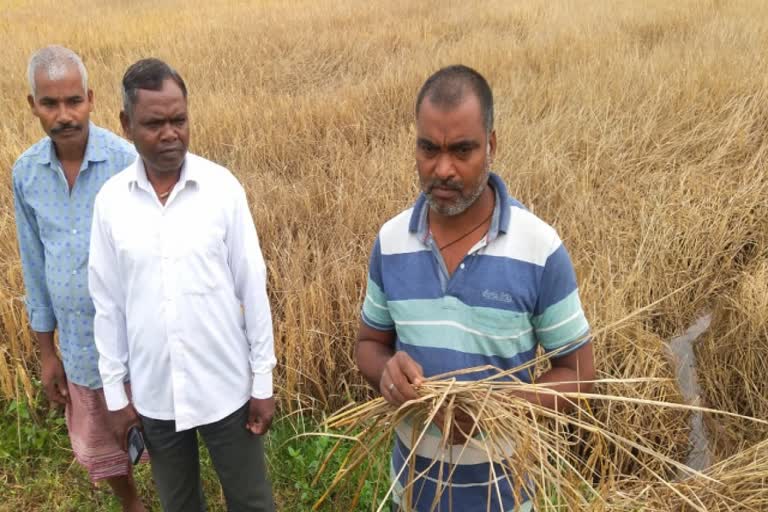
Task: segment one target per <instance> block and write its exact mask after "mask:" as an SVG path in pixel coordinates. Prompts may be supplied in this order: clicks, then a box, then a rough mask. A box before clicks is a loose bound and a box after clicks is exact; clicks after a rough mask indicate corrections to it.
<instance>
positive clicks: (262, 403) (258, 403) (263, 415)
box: [245, 397, 275, 436]
mask: <svg viewBox="0 0 768 512" xmlns="http://www.w3.org/2000/svg"><path fill="white" fill-rule="evenodd" d="M274 415H275V398H274V397H270V398H251V401H250V402H249V404H248V423H247V424H246V425H245V428H247V429H248V430H250V431H251V433H252V434H256V435H257V436H261V435H264V434H266V433H267V431H268V430H269V426H270V425H272V416H274Z"/></svg>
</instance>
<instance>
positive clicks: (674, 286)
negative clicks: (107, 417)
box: [0, 0, 768, 511]
mask: <svg viewBox="0 0 768 512" xmlns="http://www.w3.org/2000/svg"><path fill="white" fill-rule="evenodd" d="M0 37H1V38H2V40H3V41H4V43H3V51H2V53H3V56H4V57H3V58H2V59H0V113H2V117H0V119H1V121H0V169H2V171H3V172H2V173H0V409H2V411H3V417H2V419H0V495H1V496H3V499H2V500H0V510H17V511H18V510H46V511H47V510H117V508H115V507H116V504H115V503H114V502H112V501H111V498H109V497H108V495H107V493H106V492H104V491H103V490H98V489H97V490H93V489H92V488H91V487H90V486H89V484H88V483H87V478H86V476H85V473H84V472H82V471H81V470H80V469H79V468H78V467H77V465H74V464H72V456H71V452H69V451H68V444H67V439H66V435H65V434H64V430H63V426H62V423H61V419H60V417H59V416H57V415H56V414H55V413H51V412H48V411H47V406H46V405H45V400H44V398H43V397H42V394H41V392H40V388H39V381H38V362H37V354H36V349H35V345H34V342H33V338H32V336H31V333H30V331H29V329H28V327H27V321H26V316H25V312H24V310H23V294H24V291H23V283H22V280H21V270H20V264H19V257H18V249H17V245H16V237H15V227H14V219H13V201H12V194H11V180H10V176H11V173H10V171H11V167H12V165H13V162H14V161H15V159H16V158H17V157H18V156H19V155H20V154H21V153H22V152H23V151H24V150H25V149H26V148H27V147H28V146H30V145H31V144H32V143H34V142H35V141H37V140H38V139H39V138H40V137H41V136H42V131H41V129H40V126H39V124H38V123H37V120H36V119H35V118H33V116H32V114H31V113H30V112H29V108H28V106H27V103H26V95H27V92H28V87H27V84H26V63H27V59H28V57H29V55H30V54H31V53H32V52H33V51H34V50H36V49H37V48H39V47H41V46H44V45H46V44H51V43H56V44H62V45H65V46H67V47H69V48H71V49H73V50H74V51H76V52H77V53H79V54H80V55H81V56H82V57H83V60H84V62H85V64H86V66H87V68H88V72H89V80H90V83H89V85H90V87H91V88H92V89H93V90H94V93H95V102H96V103H95V111H94V113H93V114H92V120H93V121H94V122H96V123H97V124H99V125H101V126H104V127H108V128H111V129H113V130H115V131H117V130H118V129H119V121H118V113H119V109H120V90H119V83H120V79H121V77H122V74H123V72H124V71H125V69H126V68H127V67H128V66H129V65H130V64H131V63H133V62H134V61H136V60H138V59H139V58H143V57H149V56H155V57H159V58H162V59H164V60H166V61H167V62H169V63H170V64H171V65H172V66H174V67H175V68H176V69H177V70H178V71H179V72H180V73H181V74H182V76H183V77H184V78H185V80H186V82H187V86H188V88H189V92H190V95H189V105H190V116H191V127H192V135H191V148H190V149H191V151H193V152H195V153H198V154H200V155H203V156H205V157H206V158H209V159H212V160H214V161H216V162H218V163H220V164H222V165H225V166H227V167H228V168H230V169H231V170H232V171H233V172H234V173H235V174H236V175H237V176H238V177H239V178H240V180H241V182H242V183H243V185H244V186H245V187H246V189H247V191H248V195H249V199H250V204H251V208H252V213H253V216H254V219H255V222H256V227H257V230H258V232H259V236H260V240H261V245H262V250H263V252H264V256H265V259H266V261H267V265H268V271H269V295H270V299H271V304H272V308H273V317H274V322H275V325H274V327H275V349H276V353H277V356H278V367H277V369H276V373H275V382H276V389H277V393H278V399H279V410H280V414H281V415H282V419H281V420H280V421H278V423H277V426H276V432H275V434H274V435H273V439H272V440H271V441H270V454H271V458H270V464H271V466H270V467H271V468H272V472H273V479H274V481H275V492H276V495H277V496H278V501H279V502H280V503H281V504H282V508H281V509H282V510H309V507H310V506H311V503H312V501H313V500H314V499H316V498H317V497H318V495H317V489H316V488H314V487H313V486H312V485H311V481H312V479H313V477H314V475H315V472H316V470H317V469H318V468H317V466H318V464H319V462H318V461H321V460H322V458H323V454H324V453H325V450H326V449H327V448H328V447H329V446H328V443H326V442H325V441H321V440H320V439H321V438H315V437H312V438H301V439H293V440H291V437H292V435H293V433H294V432H303V431H305V430H315V429H318V428H320V427H319V426H318V424H317V422H318V421H320V420H322V418H323V416H324V415H328V414H330V413H332V412H333V411H334V410H336V409H337V408H338V407H340V406H343V405H345V404H348V403H350V402H353V401H358V402H363V401H365V400H366V399H367V398H369V397H370V396H371V395H370V394H369V392H368V390H367V389H366V387H365V386H364V385H363V381H362V379H361V378H360V377H359V375H358V374H357V372H356V369H355V366H354V363H353V359H352V347H353V340H354V336H355V333H356V327H357V322H358V318H359V309H360V305H361V302H362V298H363V296H364V283H365V278H366V267H367V261H368V255H369V251H370V249H371V247H372V244H373V240H374V237H375V235H376V232H377V230H378V228H379V227H380V225H381V224H382V223H383V222H384V221H386V220H387V219H388V218H390V217H391V216H393V215H394V214H396V213H398V212H399V211H401V210H403V209H405V208H407V207H408V206H409V205H410V203H412V201H413V200H414V199H415V197H416V195H417V193H418V188H417V179H416V173H415V166H414V158H413V150H414V147H415V136H414V134H415V128H414V114H413V104H414V99H415V95H416V92H417V91H418V88H419V87H420V85H421V84H422V82H423V81H424V80H425V79H426V78H427V77H428V76H429V75H430V74H431V73H432V72H433V71H435V70H437V69H438V68H439V67H441V66H443V65H447V64H454V63H463V64H467V65H469V66H472V67H474V68H476V69H477V70H479V71H480V72H481V73H483V74H484V75H485V76H486V77H487V78H488V80H489V82H490V84H491V86H492V88H493V91H494V96H495V101H496V123H495V127H496V131H497V136H498V141H499V148H498V154H497V158H496V160H495V163H494V170H495V171H496V172H497V173H499V174H500V175H501V176H502V177H503V178H504V179H505V181H506V183H507V185H508V188H509V190H510V193H511V194H512V195H513V196H515V197H516V198H517V199H518V200H520V201H521V202H522V203H523V204H525V205H526V206H527V207H528V208H529V209H531V210H533V211H534V212H535V213H536V214H537V215H538V216H540V217H542V218H543V219H544V220H546V221H547V222H549V223H550V224H552V225H553V226H555V227H556V229H557V230H558V232H559V234H560V236H561V237H562V238H563V240H564V242H565V244H566V246H567V247H568V249H569V251H570V254H571V257H572V259H573V261H574V264H575V267H576V271H577V274H578V280H579V285H580V290H581V297H582V301H583V303H584V306H585V310H586V312H587V316H588V318H589V320H590V322H591V324H592V326H593V328H594V329H595V330H599V331H600V335H598V336H597V337H596V338H595V340H594V346H595V352H596V363H597V368H598V373H599V375H598V376H599V377H600V378H602V379H605V380H606V383H604V384H601V385H600V386H598V389H597V392H598V393H604V394H611V395H620V396H629V395H631V396H633V397H639V398H641V399H646V400H648V401H649V403H645V404H644V403H640V402H633V403H625V402H621V401H616V402H605V403H600V404H595V411H594V413H595V415H596V417H598V418H599V419H600V420H601V421H602V422H603V424H604V426H605V428H607V429H609V430H610V431H611V432H616V433H617V435H622V436H643V437H644V438H647V439H651V440H652V441H653V444H654V447H655V449H656V450H657V451H658V453H662V454H664V456H666V457H669V458H671V459H673V460H677V461H685V460H686V456H687V454H688V451H689V443H688V434H689V415H688V414H685V413H681V412H679V411H672V410H667V409H663V408H659V407H657V406H655V405H653V404H652V403H650V401H653V400H663V401H670V402H682V401H683V396H682V394H681V390H680V389H679V388H678V384H677V381H676V380H675V378H674V377H675V370H674V368H675V363H674V361H672V360H671V358H670V357H669V352H668V350H667V343H668V341H669V340H670V339H671V338H672V337H673V336H675V335H678V334H680V333H682V332H683V331H685V329H686V328H687V327H688V326H689V325H690V324H691V323H692V322H694V321H695V320H696V319H697V318H698V317H700V316H701V315H702V314H703V313H705V312H707V313H709V314H711V315H712V323H711V325H710V327H709V330H708V331H707V332H706V333H704V334H703V335H702V336H701V337H700V338H699V339H698V340H697V342H696V343H695V345H694V353H695V356H696V367H697V373H698V378H699V384H700V387H701V397H700V401H699V402H698V404H703V405H707V406H711V407H714V408H717V409H720V410H725V411H730V412H734V413H738V414H742V415H747V416H755V417H758V418H761V419H763V420H768V380H766V379H765V375H766V370H768V365H767V364H766V361H767V360H768V169H767V165H768V52H766V48H768V3H766V2H763V1H761V0H730V1H729V0H679V1H674V2H670V1H668V0H664V1H662V0H643V1H633V0H610V1H609V0H595V1H590V2H587V1H582V0H557V1H552V2H541V1H537V0H519V1H514V2H510V1H496V0H490V1H478V2H459V1H433V0H427V1H423V2H409V1H400V0H394V1H373V2H365V3H363V2H357V1H354V0H339V1H329V0H319V1H312V2H310V1H302V0H297V1H291V2H277V1H262V2H246V1H235V0H214V1H210V2H199V3H194V4H190V3H189V2H181V1H147V0H141V1H135V2H109V3H107V2H104V3H102V2H83V1H76V0H62V1H53V0H39V1H35V2H31V1H26V0H24V1H22V0H0ZM673 292H674V293H673ZM638 378H652V380H647V381H645V382H644V383H642V384H633V385H631V386H630V385H629V384H627V383H624V382H622V380H631V379H638ZM609 379H613V382H612V383H607V381H608V380H609ZM705 424H706V425H707V426H708V432H709V433H708V436H709V440H710V449H711V451H712V455H713V460H719V459H725V458H726V457H729V456H733V455H738V454H739V453H742V454H743V453H744V452H743V450H745V449H749V448H750V447H754V446H757V448H752V449H753V450H756V451H754V452H748V453H750V454H751V455H749V460H753V461H756V460H762V459H761V457H763V458H765V457H766V453H765V452H766V450H768V449H763V448H761V446H760V445H759V443H760V442H761V441H763V440H765V438H766V436H768V428H766V427H765V426H764V425H759V424H755V423H752V422H749V421H746V420H742V419H737V418H728V419H727V420H726V419H723V418H722V417H713V416H711V415H705ZM590 439H591V438H590V437H589V435H587V434H584V435H583V436H582V440H581V443H583V444H584V446H588V447H589V449H590V450H593V451H592V452H591V453H592V454H593V459H594V460H593V461H592V462H593V463H594V464H595V467H611V468H614V469H616V468H618V469H620V470H621V473H622V474H625V475H634V476H635V477H636V478H637V479H638V481H642V480H643V479H644V478H645V477H646V476H647V474H648V472H649V471H650V472H653V471H655V470H656V469H657V468H658V466H657V465H656V462H657V460H656V459H655V458H654V457H647V458H644V457H643V456H642V454H641V455H639V456H638V457H637V458H632V457H628V456H626V454H622V453H619V452H614V451H612V450H610V449H609V448H603V447H596V446H595V445H594V443H593V441H594V440H592V441H591V440H590ZM286 443H288V444H286ZM590 443H592V444H590ZM289 448H290V450H291V451H289ZM755 454H757V455H755ZM380 455H381V456H382V457H384V458H385V457H386V453H383V454H380ZM299 459H300V460H299ZM601 461H602V462H605V464H602V462H601ZM206 467H207V469H206V472H205V476H206V485H207V486H208V489H209V505H210V508H211V510H223V502H222V501H221V496H220V494H219V491H218V490H217V487H216V484H215V478H214V477H213V473H212V470H211V469H210V466H206ZM384 467H385V468H386V464H385V465H384ZM743 467H744V464H733V463H731V464H730V465H729V464H727V463H726V464H725V465H723V466H718V468H717V476H715V478H717V479H718V481H720V482H725V483H724V484H723V486H722V487H721V488H719V489H720V490H722V491H723V492H722V493H721V494H724V495H725V494H727V493H728V492H731V491H733V493H735V492H736V488H737V487H739V486H742V487H743V486H744V485H746V484H745V483H744V482H746V481H747V480H748V477H746V476H743V475H742V476H740V477H739V478H736V477H734V475H735V474H736V473H735V471H736V469H738V468H743ZM763 472H764V473H763ZM763 474H765V475H768V464H763V466H759V467H756V469H755V471H754V473H753V476H754V475H763ZM603 476H605V475H603ZM139 480H140V483H141V485H142V489H144V492H145V494H146V495H147V501H148V503H156V502H155V501H153V500H154V499H155V498H154V494H153V491H152V490H151V479H150V477H149V472H148V470H146V468H145V469H142V471H141V472H140V475H139ZM608 480H610V479H608ZM611 485H613V484H611ZM729 486H730V487H729ZM317 487H318V488H321V487H322V482H321V483H320V485H319V486H317ZM757 487H759V486H756V487H755V488H757ZM613 490H614V489H607V488H606V489H603V491H604V492H606V493H609V492H612V491H613ZM742 490H743V489H742ZM377 492H378V491H377V490H376V489H374V488H373V487H371V486H370V485H369V487H368V488H367V490H365V493H367V494H365V495H364V496H363V498H364V499H363V502H361V503H364V504H359V505H358V507H359V509H360V510H367V508H366V507H370V504H371V503H372V502H375V501H376V497H375V496H376V495H377V494H376V493H377ZM701 492H704V491H701ZM739 492H742V491H741V490H740V491H739ZM749 492H753V491H749ZM754 492H757V491H754ZM675 496H676V495H674V494H672V496H671V497H670V500H674V499H676V498H675ZM732 496H737V495H736V494H732ZM738 496H741V495H738ZM338 499H339V501H338V502H337V504H336V506H337V507H342V506H345V505H344V503H347V502H345V501H344V500H345V499H347V498H343V497H339V498H338ZM701 499H702V501H703V502H705V503H710V504H711V503H714V504H715V505H711V507H713V508H710V509H711V510H744V508H739V506H740V505H739V503H744V501H743V500H742V499H741V498H736V497H734V498H733V499H734V500H735V501H732V502H730V501H729V502H727V503H726V502H724V501H706V500H708V499H713V500H715V499H716V498H713V497H712V496H702V498H701ZM717 499H720V498H717ZM675 503H677V502H674V501H670V502H668V503H667V504H666V505H664V504H662V505H656V504H654V503H652V502H650V501H649V502H648V504H649V507H654V506H658V507H659V508H649V509H648V510H665V509H666V508H665V507H672V508H669V510H673V509H674V510H676V508H674V507H676V506H677V505H676V504H675ZM708 506H710V505H708ZM744 506H746V505H744ZM717 507H720V508H717ZM727 507H735V508H727ZM339 509H341V508H339ZM329 510H334V509H333V508H331V509H329ZM563 510H565V509H563Z"/></svg>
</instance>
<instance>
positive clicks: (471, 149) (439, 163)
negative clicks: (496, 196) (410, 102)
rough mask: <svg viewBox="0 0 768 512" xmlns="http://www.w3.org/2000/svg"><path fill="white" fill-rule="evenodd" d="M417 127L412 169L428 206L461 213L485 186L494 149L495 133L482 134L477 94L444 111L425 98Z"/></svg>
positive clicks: (444, 212)
mask: <svg viewBox="0 0 768 512" xmlns="http://www.w3.org/2000/svg"><path fill="white" fill-rule="evenodd" d="M416 132H417V133H416V136H417V138H416V168H417V170H418V173H419V182H420V184H421V190H422V191H423V192H424V194H425V195H426V196H427V200H428V201H429V205H430V207H431V208H432V210H433V211H434V212H435V213H438V214H439V215H443V216H449V217H452V216H456V215H460V214H462V213H464V212H465V211H466V210H467V209H469V207H471V206H472V205H473V204H474V203H475V202H476V201H477V199H478V198H479V197H480V195H481V194H482V193H483V190H485V186H486V184H487V183H488V174H489V172H490V163H491V159H492V157H493V155H494V154H495V152H496V134H495V132H491V134H490V135H489V134H487V133H486V131H485V125H484V123H483V115H482V109H481V108H480V102H479V100H478V98H477V96H475V95H474V94H467V95H466V97H465V98H464V99H463V100H462V102H461V103H459V105H458V106H456V107H454V108H451V109H449V110H446V109H444V108H440V107H438V106H435V105H433V104H432V102H431V101H430V100H429V98H425V99H424V101H423V102H422V104H421V106H420V108H419V114H418V116H417V118H416Z"/></svg>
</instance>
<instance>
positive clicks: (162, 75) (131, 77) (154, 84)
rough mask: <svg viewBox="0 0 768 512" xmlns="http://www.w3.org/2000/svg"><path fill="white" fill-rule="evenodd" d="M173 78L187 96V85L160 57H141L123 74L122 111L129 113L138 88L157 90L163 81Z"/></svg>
mask: <svg viewBox="0 0 768 512" xmlns="http://www.w3.org/2000/svg"><path fill="white" fill-rule="evenodd" d="M168 79H171V80H173V81H174V82H175V83H176V85H178V86H179V88H180V89H181V92H182V94H183V95H184V99H186V98H187V86H186V84H185V83H184V79H183V78H181V75H179V73H178V72H177V71H176V70H175V69H173V68H172V67H171V66H169V65H168V64H166V63H165V62H163V61H162V60H160V59H154V58H151V59H141V60H140V61H137V62H135V63H133V64H131V66H130V67H129V68H128V69H127V70H126V71H125V74H124V75H123V111H124V112H125V113H126V114H127V115H130V114H131V112H132V111H133V106H134V105H136V102H137V101H138V99H139V89H145V90H147V91H159V90H161V89H162V88H163V82H165V81H166V80H168Z"/></svg>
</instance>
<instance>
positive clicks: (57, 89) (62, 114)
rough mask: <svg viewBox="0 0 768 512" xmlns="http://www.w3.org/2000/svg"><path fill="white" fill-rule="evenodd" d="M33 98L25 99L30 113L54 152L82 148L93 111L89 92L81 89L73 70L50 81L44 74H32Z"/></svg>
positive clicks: (81, 84)
mask: <svg viewBox="0 0 768 512" xmlns="http://www.w3.org/2000/svg"><path fill="white" fill-rule="evenodd" d="M35 88H36V94H35V96H34V97H33V96H32V95H31V94H30V95H29V96H27V101H28V102H29V106H30V108H31V109H32V113H33V114H34V115H35V116H36V117H37V118H38V119H40V125H41V126H42V127H43V130H44V131H45V133H46V134H47V135H48V136H49V137H50V138H51V140H53V142H54V144H55V145H56V147H57V148H62V147H78V148H83V149H84V148H85V145H86V143H87V141H88V120H89V119H90V114H91V111H92V110H93V91H91V90H90V89H88V91H85V90H84V89H83V79H82V77H81V76H80V72H79V71H78V69H77V67H76V66H69V67H68V68H67V69H66V71H65V73H64V74H63V75H59V76H58V77H56V78H55V79H54V80H51V79H50V78H49V77H48V73H46V72H45V71H43V70H38V71H37V74H35Z"/></svg>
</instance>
